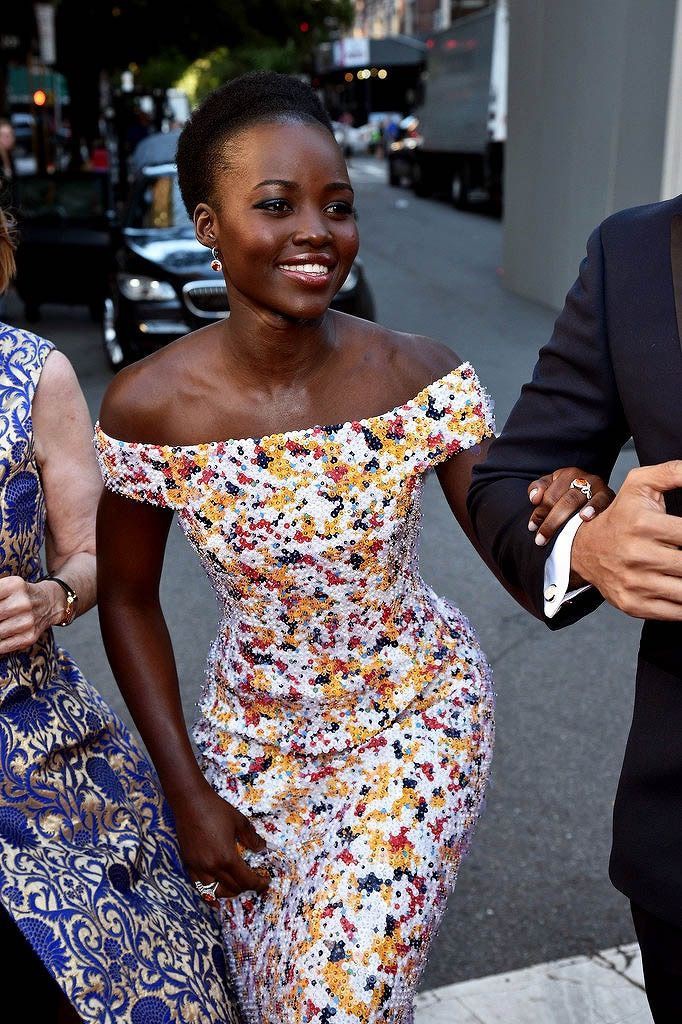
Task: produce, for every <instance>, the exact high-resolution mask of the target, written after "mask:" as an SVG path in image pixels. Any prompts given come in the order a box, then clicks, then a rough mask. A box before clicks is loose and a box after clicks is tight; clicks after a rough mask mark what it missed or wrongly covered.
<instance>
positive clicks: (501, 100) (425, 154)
mask: <svg viewBox="0 0 682 1024" xmlns="http://www.w3.org/2000/svg"><path fill="white" fill-rule="evenodd" d="M427 46H428V51H427V67H426V76H425V95H424V102H423V104H422V106H421V107H420V108H418V109H417V110H416V111H415V113H416V116H417V117H418V118H419V133H420V136H421V140H420V142H419V144H418V145H417V146H415V147H414V148H413V149H412V154H411V164H412V170H411V179H412V187H413V188H414V191H415V192H416V193H417V195H422V196H426V195H431V194H432V193H434V192H438V193H447V194H448V195H449V196H450V198H451V199H452V201H453V203H454V204H455V206H457V207H460V208H464V207H467V206H468V205H469V203H470V202H471V200H472V199H473V198H474V197H475V195H479V196H483V197H485V196H487V198H488V199H489V200H490V202H491V203H493V204H494V205H495V206H496V207H501V204H502V171H503V165H504V145H505V141H506V137H507V64H508V54H509V11H508V7H507V0H497V2H496V3H493V4H491V6H490V7H487V8H486V9H485V10H483V11H480V12H478V13H477V14H472V15H470V16H468V17H465V18H461V19H459V20H458V21H456V22H455V24H454V25H453V26H452V27H451V28H449V29H446V30H445V31H443V32H439V33H436V34H435V35H434V36H433V37H432V38H431V39H430V40H428V41H427Z"/></svg>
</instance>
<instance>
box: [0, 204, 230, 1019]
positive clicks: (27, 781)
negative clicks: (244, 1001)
mask: <svg viewBox="0 0 682 1024" xmlns="http://www.w3.org/2000/svg"><path fill="white" fill-rule="evenodd" d="M14 245H15V243H14V238H13V234H12V223H11V221H10V218H9V217H8V215H7V214H6V213H3V212H2V211H0V292H4V291H5V290H6V288H7V286H8V284H9V281H10V279H11V277H12V274H13V272H14ZM91 429H92V428H91V423H90V418H89V415H88V410H87V407H86V404H85V400H84V398H83V395H82V393H81V390H80V388H79V385H78V382H77V380H76V376H75V373H74V371H73V369H72V367H71V365H70V363H69V362H68V360H67V359H66V358H65V357H64V356H63V355H62V354H61V353H60V352H57V351H55V349H54V347H53V346H52V344H51V343H50V342H49V341H45V340H44V339H42V338H38V337H36V336H35V335H34V334H31V333H29V332H28V331H24V330H20V329H17V328H13V327H10V326H8V325H7V324H4V323H0V577H1V578H0V943H1V944H2V950H3V957H2V967H1V969H0V971H1V972H2V973H1V974H0V977H1V978H2V981H3V982H4V989H5V991H9V990H10V988H11V989H12V990H13V991H15V992H17V993H20V999H21V1005H22V1007H23V1011H24V1014H25V1018H24V1019H26V1020H30V1021H38V1020H40V1021H41V1024H48V1022H50V1021H59V1022H74V1021H79V1020H83V1021H87V1022H93V1024H94V1022H97V1024H105V1022H106V1024H113V1022H119V1021H125V1022H130V1024H151V1022H159V1024H160V1022H166V1021H168V1022H169V1024H170V1022H171V1021H173V1022H176V1021H188V1022H189V1021H191V1022H192V1024H195V1022H196V1024H198V1022H205V1024H209V1022H210V1024H212V1022H220V1024H222V1022H224V1021H232V1020H233V1017H232V1012H231V1010H230V1007H229V1005H228V1002H227V997H226V994H225V988H224V984H223V978H222V975H223V966H222V965H223V954H222V949H221V946H220V945H219V942H218V936H217V932H216V931H215V928H214V926H213V925H212V923H211V921H210V920H209V919H208V918H207V916H206V913H205V909H204V907H203V905H202V904H201V902H200V901H199V899H198V897H197V896H196V894H195V892H194V890H193V889H192V888H191V887H190V885H189V883H188V882H187V880H186V877H185V874H184V871H183V868H182V866H181V863H180V860H179V856H178V853H177V849H176V844H175V839H174V834H173V826H172V824H171V819H170V815H169V812H168V810H167V808H166V805H165V804H164V802H163V799H162V798H161V796H160V794H159V791H158V788H157V783H156V780H155V777H154V775H153V774H152V771H151V769H150V767H149V764H148V762H147V761H146V759H145V757H144V756H143V754H142V753H141V751H140V750H139V748H138V747H137V746H136V745H135V743H134V741H133V740H132V738H131V736H130V735H129V733H128V731H127V730H126V728H125V726H124V725H123V724H122V723H121V722H120V721H119V720H118V719H117V718H116V717H115V715H114V714H113V712H112V711H111V709H110V708H109V707H108V706H107V705H106V704H105V702H104V701H103V699H102V698H101V697H100V695H99V694H98V693H97V691H96V690H94V689H93V688H92V687H91V686H90V684H89V683H88V682H87V680H86V679H84V678H83V676H82V675H81V673H80V671H79V669H78V666H77V665H76V664H75V663H74V661H73V660H72V658H71V657H70V656H69V654H68V653H67V652H66V651H65V650H63V649H62V648H61V646H59V645H58V644H57V643H56V641H55V637H54V635H53V631H52V627H54V626H60V627H61V626H63V627H68V625H69V623H71V622H72V621H73V619H74V618H75V617H76V616H77V615H81V614H82V613H83V612H85V611H87V610H88V609H89V608H91V607H92V606H93V605H94V603H95V593H96V587H95V530H94V526H95V510H96V506H97V501H98V498H99V494H100V490H101V482H100V476H99V472H98V469H97V464H96V461H95V457H94V453H93V450H92V444H91ZM43 541H44V543H45V552H46V558H47V569H45V568H44V567H43V564H42V562H41V547H42V544H43Z"/></svg>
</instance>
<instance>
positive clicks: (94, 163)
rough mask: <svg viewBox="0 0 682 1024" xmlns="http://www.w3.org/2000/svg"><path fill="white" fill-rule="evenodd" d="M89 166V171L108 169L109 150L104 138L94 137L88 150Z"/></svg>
mask: <svg viewBox="0 0 682 1024" xmlns="http://www.w3.org/2000/svg"><path fill="white" fill-rule="evenodd" d="M88 164H89V168H90V170H91V171H102V172H103V173H104V172H106V171H108V170H109V169H110V166H111V159H110V157H109V150H108V149H107V144H106V142H105V141H104V139H101V138H99V139H95V141H94V142H93V144H92V149H91V150H90V159H89V162H88Z"/></svg>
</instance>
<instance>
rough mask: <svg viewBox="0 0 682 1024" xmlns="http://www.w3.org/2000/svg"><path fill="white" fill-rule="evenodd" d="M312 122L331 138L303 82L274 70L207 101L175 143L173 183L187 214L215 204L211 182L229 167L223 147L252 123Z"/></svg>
mask: <svg viewBox="0 0 682 1024" xmlns="http://www.w3.org/2000/svg"><path fill="white" fill-rule="evenodd" d="M278 121H280V122H286V121H299V122H303V123H306V122H308V123H317V124H320V125H322V126H323V127H324V128H326V129H327V130H328V131H329V132H330V133H331V134H332V136H333V134H334V132H333V128H332V123H331V121H330V120H329V115H328V114H327V112H326V110H325V109H324V107H323V106H322V104H321V103H320V101H319V99H318V98H317V96H316V95H315V93H314V92H313V90H312V89H311V88H310V86H309V85H306V84H305V83H304V82H301V81H300V80H299V79H298V78H294V77H293V76H292V75H280V74H278V73H277V72H275V71H251V72H249V73H248V74H246V75H241V76H240V77H239V78H235V79H233V80H232V81H231V82H228V83H227V85H223V86H221V87H220V88H219V89H216V90H215V92H212V93H211V95H210V96H207V97H206V99H205V100H204V102H203V103H202V104H201V105H200V106H199V107H197V109H196V110H195V111H194V112H193V114H192V116H191V118H190V119H189V121H188V122H187V123H186V125H185V127H184V128H183V130H182V133H181V135H180V139H179V140H178V152H177V157H176V159H177V165H178V183H179V185H180V192H181V193H182V198H183V201H184V204H185V206H186V207H187V212H188V214H189V215H190V217H192V216H193V214H194V211H195V209H196V207H197V206H198V205H199V203H202V202H204V203H206V202H210V203H211V204H212V205H216V198H215V196H214V191H213V190H214V184H215V177H216V174H217V172H218V171H219V170H221V169H222V168H224V167H226V166H228V165H229V164H228V154H226V152H225V143H226V141H227V140H228V139H230V138H233V137H234V136H235V135H238V134H239V132H241V131H243V130H244V129H245V128H248V127H249V126H250V125H252V124H259V123H260V124H268V123H276V122H278Z"/></svg>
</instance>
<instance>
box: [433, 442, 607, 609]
mask: <svg viewBox="0 0 682 1024" xmlns="http://www.w3.org/2000/svg"><path fill="white" fill-rule="evenodd" d="M492 440H493V439H492V438H486V440H485V441H483V442H482V443H481V444H480V445H476V447H475V448H469V449H467V450H466V451H464V452H460V453H459V454H458V455H454V456H453V457H452V458H450V459H448V460H447V461H446V462H444V463H442V464H441V465H440V466H439V467H438V470H437V472H438V479H439V482H440V485H441V488H442V490H443V493H444V494H445V497H446V498H447V501H448V504H449V506H450V508H451V509H452V512H453V514H454V516H455V518H456V519H457V522H458V523H459V524H460V526H461V527H462V529H463V530H464V532H465V534H466V535H467V537H468V538H469V540H470V541H471V543H472V544H473V546H474V547H475V548H476V551H477V552H478V554H479V555H480V556H481V558H482V559H483V561H484V562H485V564H486V565H487V566H488V568H489V569H490V571H491V572H492V573H493V574H494V575H495V576H496V577H497V579H498V580H499V581H500V583H501V584H502V586H503V587H504V588H505V590H507V591H508V592H509V593H510V594H511V596H512V597H513V598H514V599H515V600H516V601H518V603H519V604H520V605H522V606H523V607H524V608H525V609H526V610H527V611H529V612H531V613H532V614H533V615H535V614H536V612H535V609H534V607H533V605H532V603H531V601H530V599H529V598H528V596H527V595H526V594H525V593H524V591H522V590H521V589H520V588H519V587H515V586H513V585H512V584H511V583H510V582H509V581H508V580H507V579H505V578H504V576H503V575H502V573H501V571H500V569H499V566H497V565H496V564H495V563H494V562H493V561H492V559H491V558H490V555H489V554H488V552H487V551H486V550H485V549H484V548H483V547H482V546H481V544H480V543H479V540H478V538H477V536H476V534H475V532H474V529H473V526H472V523H471V519H470V518H469V511H468V509H467V493H468V491H469V487H470V485H471V478H472V473H473V469H474V466H476V465H478V464H479V463H481V462H484V461H485V459H486V457H487V454H488V449H489V447H490V445H491V444H492ZM577 477H582V478H584V479H586V480H587V481H588V483H589V484H590V486H591V488H592V495H593V496H592V498H591V499H589V500H588V498H587V496H586V495H585V494H584V493H583V492H582V491H579V490H577V489H575V488H572V487H571V482H572V481H573V480H575V479H576V478H577ZM613 499H614V493H613V491H612V490H611V489H610V488H609V487H608V486H607V485H606V484H605V483H604V481H603V480H602V479H601V477H599V476H596V475H595V474H593V473H585V472H584V471H583V470H581V469H579V468H578V467H576V466H568V467H564V468H563V469H558V470H556V471H555V472H554V473H551V474H548V475H547V476H543V477H540V478H539V479H538V480H534V481H532V482H531V483H530V484H529V485H528V522H529V531H528V543H529V544H533V543H534V542H535V543H536V544H537V543H543V544H544V543H546V541H548V540H551V539H552V538H553V537H554V536H555V535H556V534H557V533H558V532H559V530H561V528H562V527H563V526H564V525H565V524H566V523H567V522H568V520H569V519H572V517H573V516H574V515H575V514H576V513H577V512H580V514H581V516H583V517H584V518H585V519H589V518H592V517H593V516H595V515H599V513H600V512H603V511H604V509H606V508H608V507H609V505H610V504H611V502H612V501H613ZM589 509H593V510H594V511H592V512H590V511H589ZM538 537H540V538H541V541H540V542H538V540H537V538H538Z"/></svg>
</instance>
